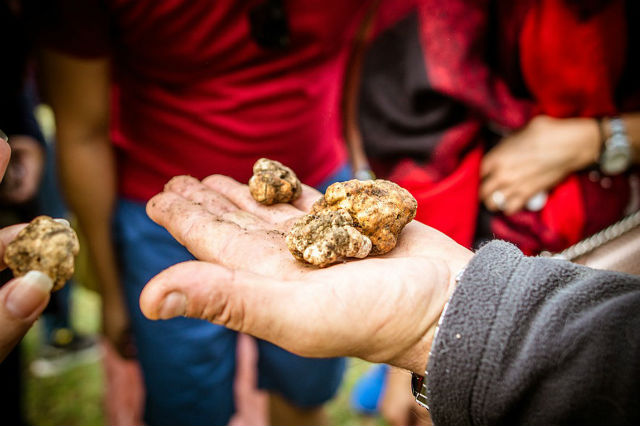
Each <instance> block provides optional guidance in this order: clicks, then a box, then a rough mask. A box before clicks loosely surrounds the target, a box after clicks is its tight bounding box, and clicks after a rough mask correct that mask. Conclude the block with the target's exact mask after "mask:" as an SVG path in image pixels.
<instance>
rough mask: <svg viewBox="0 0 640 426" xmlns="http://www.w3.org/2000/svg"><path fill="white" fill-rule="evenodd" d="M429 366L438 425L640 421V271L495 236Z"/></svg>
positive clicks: (453, 307) (446, 320)
mask: <svg viewBox="0 0 640 426" xmlns="http://www.w3.org/2000/svg"><path fill="white" fill-rule="evenodd" d="M639 261H640V259H639ZM427 371H428V376H427V388H428V396H429V400H430V407H431V415H432V418H433V420H434V423H435V424H436V425H446V426H453V425H526V424H539V425H559V424H576V425H590V424H593V425H613V424H628V425H640V277H638V276H630V275H625V274H620V273H615V272H605V271H595V270H592V269H589V268H585V267H581V266H578V265H575V264H572V263H569V262H566V261H561V260H556V259H549V258H533V257H525V256H523V255H522V254H521V253H520V251H518V249H516V248H515V247H514V246H513V245H511V244H508V243H505V242H501V241H494V242H492V243H489V244H487V245H486V246H484V247H483V248H482V249H480V250H479V251H478V253H477V254H476V255H475V256H474V258H473V259H472V260H471V262H470V263H469V266H468V267H467V270H466V271H465V273H464V276H463V278H462V280H461V282H460V284H459V285H458V287H457V288H456V290H455V292H454V294H453V296H452V298H451V300H450V302H449V306H448V308H447V311H446V313H445V315H444V317H443V319H442V323H441V326H440V329H439V331H438V335H437V337H436V340H435V342H434V345H433V348H432V352H431V357H430V360H429V365H428V368H427Z"/></svg>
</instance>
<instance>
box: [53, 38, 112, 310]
mask: <svg viewBox="0 0 640 426" xmlns="http://www.w3.org/2000/svg"><path fill="white" fill-rule="evenodd" d="M41 63H42V67H43V73H42V79H43V83H44V88H45V96H46V99H47V101H48V102H49V103H50V104H51V106H52V108H53V110H54V112H55V117H56V127H57V155H58V161H59V164H60V167H59V170H60V179H61V183H62V186H63V189H64V193H65V196H66V199H67V201H68V203H69V207H70V208H71V210H72V211H73V212H74V213H75V214H76V215H77V218H78V221H79V224H80V227H81V229H82V231H83V232H84V234H85V235H86V237H87V243H88V245H89V252H90V255H91V259H92V261H93V264H94V267H95V269H96V273H97V275H98V278H99V280H100V286H101V289H102V292H103V296H104V297H105V302H107V303H108V302H109V301H110V300H114V298H116V297H119V294H120V292H119V289H118V274H117V267H116V261H115V256H114V250H113V243H112V239H111V229H110V228H111V216H112V213H113V209H114V203H115V197H116V165H115V156H114V152H113V147H112V145H111V142H110V140H109V105H110V96H109V94H110V82H111V78H110V64H109V59H108V58H97V59H90V60H85V59H79V58H75V57H72V56H68V55H65V54H62V53H59V52H56V51H51V50H45V51H43V52H42V55H41Z"/></svg>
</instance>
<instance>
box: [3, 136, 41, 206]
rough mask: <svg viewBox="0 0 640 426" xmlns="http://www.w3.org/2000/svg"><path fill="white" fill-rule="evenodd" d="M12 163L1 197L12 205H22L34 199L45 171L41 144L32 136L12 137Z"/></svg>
mask: <svg viewBox="0 0 640 426" xmlns="http://www.w3.org/2000/svg"><path fill="white" fill-rule="evenodd" d="M10 145H11V151H12V156H11V161H10V162H9V165H8V167H7V171H6V175H5V177H4V180H3V182H2V184H1V185H0V197H1V198H2V199H3V200H4V201H6V202H8V203H11V204H20V203H24V202H25V201H28V200H30V199H32V198H33V197H34V196H35V195H36V193H37V191H38V185H39V184H40V180H41V178H42V173H43V171H44V152H43V149H42V148H41V147H40V145H39V143H38V142H37V141H36V140H35V139H33V138H32V137H30V136H24V135H17V136H12V137H11V140H10Z"/></svg>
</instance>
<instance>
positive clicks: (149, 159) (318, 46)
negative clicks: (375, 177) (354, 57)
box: [47, 0, 369, 201]
mask: <svg viewBox="0 0 640 426" xmlns="http://www.w3.org/2000/svg"><path fill="white" fill-rule="evenodd" d="M262 2H263V1H240V0H224V1H222V0H220V1H215V2H212V1H210V0H188V1H185V0H162V1H157V0H135V1H134V0H58V8H57V9H56V8H53V9H50V11H52V13H53V14H54V15H55V19H53V18H52V19H51V20H53V21H54V22H55V23H56V25H55V30H54V33H53V34H50V35H49V36H48V37H47V39H48V42H49V43H50V44H53V46H52V47H54V48H56V49H59V50H62V51H65V52H67V53H71V54H74V55H77V56H83V57H98V56H103V55H106V54H108V55H110V56H111V57H112V60H113V81H114V84H113V102H112V119H111V137H112V140H113V143H114V144H115V146H116V147H117V151H118V176H119V192H120V194H121V195H123V196H125V197H128V198H133V199H137V200H143V201H144V200H147V199H149V198H150V197H151V196H152V195H154V194H155V193H157V192H158V191H160V190H162V187H163V185H164V184H165V183H166V182H167V180H169V179H170V178H171V177H172V176H175V175H180V174H189V175H192V176H195V177H197V178H203V177H205V176H208V175H210V174H213V173H221V174H225V175H229V176H232V177H234V178H235V179H237V180H239V181H241V182H246V181H247V180H248V179H249V177H250V176H251V172H252V171H251V167H252V165H253V163H254V161H255V160H256V159H258V158H259V157H268V158H272V159H276V160H279V161H281V162H283V163H284V164H286V165H288V166H290V167H292V168H293V169H294V170H295V172H296V173H297V174H298V176H299V177H300V179H301V180H302V181H304V182H305V183H308V184H310V185H315V184H318V183H320V182H321V181H322V180H324V179H325V178H327V177H328V176H329V175H330V174H331V173H332V172H334V171H335V170H336V169H337V168H338V167H339V166H340V165H341V164H344V162H345V161H346V158H347V153H346V148H345V146H344V141H343V137H342V126H341V120H340V117H341V114H340V97H341V90H342V83H343V76H344V71H345V65H346V59H347V56H348V53H349V49H350V48H351V47H352V39H353V33H354V31H355V28H356V27H357V23H358V22H359V21H360V19H361V16H362V13H363V12H364V8H365V7H366V6H367V5H368V4H369V2H367V1H357V0H305V1H284V4H285V9H286V13H287V17H288V23H289V29H290V39H291V43H290V46H289V47H287V48H285V49H283V50H281V51H277V50H267V49H264V48H261V47H259V46H258V44H257V43H256V42H255V41H253V40H252V38H251V36H250V25H249V19H248V12H249V10H250V9H251V8H252V7H254V6H256V5H257V4H260V3H262ZM53 3H56V2H53ZM50 4H51V3H50ZM49 7H51V6H49Z"/></svg>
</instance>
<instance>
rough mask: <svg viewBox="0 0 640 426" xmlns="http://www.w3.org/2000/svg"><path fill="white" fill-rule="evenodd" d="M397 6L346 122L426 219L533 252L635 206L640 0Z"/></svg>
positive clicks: (371, 394)
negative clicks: (399, 10) (404, 9)
mask: <svg viewBox="0 0 640 426" xmlns="http://www.w3.org/2000/svg"><path fill="white" fill-rule="evenodd" d="M389 16H390V14H389V13H388V12H387V11H385V10H384V4H382V5H381V10H380V12H379V18H378V22H377V23H376V25H377V26H378V27H384V29H386V30H385V31H384V32H383V33H382V34H380V35H378V36H377V37H376V38H375V39H374V40H373V41H372V42H371V44H370V46H369V47H368V48H367V50H366V51H365V52H364V53H363V59H362V60H361V64H362V65H361V70H362V71H361V72H362V75H361V76H359V77H358V78H357V79H354V80H358V81H357V83H358V88H357V90H353V93H352V94H354V95H355V96H354V98H355V100H352V101H351V110H350V111H349V114H350V120H348V122H349V124H348V127H349V129H350V130H348V134H349V135H350V144H351V145H352V146H354V145H355V146H356V147H363V149H364V150H365V151H366V155H362V154H361V155H354V158H360V163H359V164H358V166H357V168H358V169H363V170H367V169H368V167H369V163H370V164H372V165H373V169H374V171H375V172H376V174H377V175H378V176H379V177H385V178H388V179H390V180H393V181H395V182H397V183H398V184H400V185H402V186H404V187H405V188H407V189H409V190H410V191H412V193H413V194H414V195H415V196H416V198H417V199H418V202H419V208H418V214H417V217H416V219H417V220H420V221H422V222H424V223H426V224H429V225H431V226H434V227H436V228H437V229H439V230H441V231H443V232H445V233H446V234H447V235H450V236H452V237H454V238H455V239H456V240H457V241H458V242H460V243H461V244H463V245H465V246H467V247H473V246H477V245H478V244H480V243H481V242H482V241H486V240H488V239H493V238H496V237H497V238H501V239H505V240H508V241H511V242H514V243H516V244H517V245H518V247H519V248H520V249H522V250H523V251H524V252H525V253H528V254H538V253H540V252H541V251H543V250H546V251H552V252H558V251H561V250H562V249H564V248H566V247H568V246H569V245H571V244H574V243H576V242H578V241H579V240H581V239H583V238H585V237H587V236H589V235H591V234H593V233H595V232H597V231H599V230H601V229H602V228H604V227H606V226H608V225H610V224H612V223H614V222H615V221H617V220H619V219H621V218H622V217H624V216H625V215H626V214H629V213H631V212H633V211H635V210H637V209H638V206H639V204H638V200H639V199H640V186H639V185H638V182H640V180H639V176H638V172H637V167H635V166H634V162H635V163H636V164H637V161H638V158H639V155H640V149H639V148H638V140H639V139H640V114H638V111H640V81H639V80H638V78H637V76H638V75H639V73H640V61H639V60H638V57H637V55H635V52H636V51H637V49H638V45H639V44H640V32H639V31H638V28H637V26H636V25H634V23H635V22H636V21H637V20H638V18H640V8H639V6H638V4H637V2H633V1H624V0H615V1H598V0H593V1H573V0H530V1H523V2H506V1H475V2H468V1H447V2H436V1H429V0H425V1H418V2H416V5H415V9H414V10H413V11H412V12H410V13H408V14H406V15H405V16H401V17H400V18H398V17H397V16H396V17H394V20H393V21H391V22H390V20H389V19H388V17H389ZM378 32H380V29H379V28H374V30H372V33H373V34H376V33H378ZM352 72H357V71H352ZM452 206H455V209H452V208H451V207H452ZM379 368H380V369H384V368H386V367H384V366H382V367H379ZM396 376H397V375H396ZM385 377H386V376H385V374H380V373H376V372H375V371H374V372H372V373H371V375H369V376H367V378H366V380H365V381H368V382H369V383H370V385H364V384H362V385H359V386H357V390H358V392H356V394H355V395H354V402H355V404H356V405H358V404H359V402H358V401H360V403H361V405H364V406H370V405H371V403H368V402H365V401H376V402H377V401H378V400H379V396H380V393H381V383H382V381H383V380H384V378H385ZM404 380H405V381H406V382H408V376H405V377H404ZM392 387H393V388H395V386H392ZM387 396H388V397H390V398H391V397H392V396H391V395H390V394H389V395H387ZM392 405H393V406H394V407H398V406H399V404H397V403H396V404H392ZM374 406H376V404H375V403H374ZM409 406H410V405H409ZM405 416H406V414H405ZM387 417H390V416H387ZM391 417H394V418H395V419H397V418H398V416H397V415H396V414H393V415H392V416H391ZM400 418H404V419H405V420H403V421H406V419H407V417H400ZM393 424H400V422H399V421H393Z"/></svg>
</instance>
